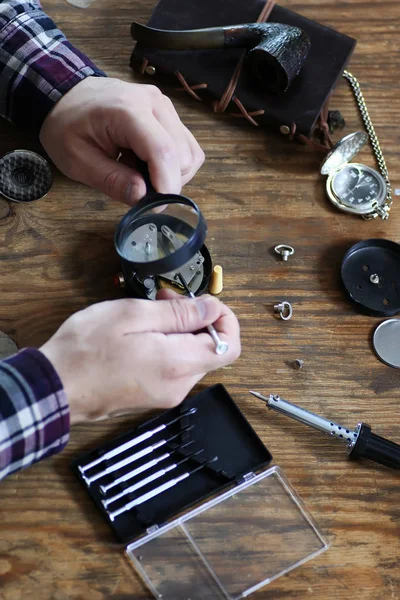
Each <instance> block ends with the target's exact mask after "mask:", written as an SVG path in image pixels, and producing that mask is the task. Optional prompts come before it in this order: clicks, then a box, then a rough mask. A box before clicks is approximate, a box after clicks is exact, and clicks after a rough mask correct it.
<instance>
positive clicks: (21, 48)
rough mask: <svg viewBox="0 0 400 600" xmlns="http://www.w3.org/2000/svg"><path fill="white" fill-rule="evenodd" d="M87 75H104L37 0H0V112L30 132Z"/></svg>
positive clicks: (37, 126)
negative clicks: (70, 40) (68, 37)
mask: <svg viewBox="0 0 400 600" xmlns="http://www.w3.org/2000/svg"><path fill="white" fill-rule="evenodd" d="M88 76H95V77H105V74H104V73H103V71H101V70H100V69H98V68H97V67H96V66H95V65H94V64H93V63H92V62H91V61H90V60H89V59H88V58H87V57H86V56H85V55H84V54H82V53H81V52H80V51H79V50H77V49H76V48H74V47H73V46H72V45H71V44H70V43H69V42H68V41H67V40H66V38H65V36H64V35H63V33H62V32H61V31H60V30H59V29H57V27H56V25H55V24H54V23H53V21H52V20H51V19H50V18H49V17H48V16H47V15H46V14H45V13H44V12H43V11H42V10H41V7H40V4H39V2H38V1H37V0H30V1H27V0H25V1H21V0H0V115H1V116H3V117H5V118H6V119H8V120H9V121H12V122H14V123H16V124H17V125H20V126H22V127H25V128H26V127H28V128H33V129H34V130H36V131H39V130H40V127H41V125H42V123H43V121H44V119H45V118H46V116H47V114H48V113H49V112H50V110H51V109H52V107H53V106H54V104H55V103H56V102H57V101H58V100H59V99H60V98H61V97H62V96H63V95H64V94H66V93H67V92H68V91H69V90H70V89H71V88H72V87H73V86H74V85H76V84H77V83H79V82H80V81H82V80H83V79H85V77H88Z"/></svg>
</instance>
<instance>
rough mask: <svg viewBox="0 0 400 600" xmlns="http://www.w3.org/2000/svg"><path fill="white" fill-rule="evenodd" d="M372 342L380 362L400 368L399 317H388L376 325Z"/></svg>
mask: <svg viewBox="0 0 400 600" xmlns="http://www.w3.org/2000/svg"><path fill="white" fill-rule="evenodd" d="M372 344H373V347H374V350H375V352H376V354H377V356H378V358H379V359H380V360H381V361H382V362H384V363H385V364H387V365H389V367H394V368H395V369H400V319H388V320H387V321H383V323H381V324H380V325H378V327H377V328H376V329H375V332H374V336H373V339H372Z"/></svg>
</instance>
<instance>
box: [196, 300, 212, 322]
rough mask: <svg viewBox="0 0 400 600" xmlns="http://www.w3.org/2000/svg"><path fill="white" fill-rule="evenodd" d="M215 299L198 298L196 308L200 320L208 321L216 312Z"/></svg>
mask: <svg viewBox="0 0 400 600" xmlns="http://www.w3.org/2000/svg"><path fill="white" fill-rule="evenodd" d="M214 306H215V299H214V298H211V297H210V296H200V297H199V298H196V307H197V310H198V313H199V316H200V319H202V320H204V321H205V320H206V319H207V318H209V316H210V314H212V312H214Z"/></svg>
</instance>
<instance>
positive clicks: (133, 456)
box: [82, 425, 193, 485]
mask: <svg viewBox="0 0 400 600" xmlns="http://www.w3.org/2000/svg"><path fill="white" fill-rule="evenodd" d="M190 429H193V425H190V426H189V427H185V428H184V429H182V431H180V432H179V433H177V434H175V435H173V436H172V437H170V438H168V439H162V440H160V441H158V442H156V443H155V444H152V445H151V446H147V447H146V448H143V450H139V452H136V453H135V454H131V455H130V456H127V457H126V458H124V459H122V460H120V461H118V462H117V463H114V464H113V465H110V466H109V467H106V468H105V469H103V471H100V473H96V475H93V477H86V475H82V477H83V479H84V480H85V482H86V484H87V485H91V484H92V483H93V482H94V481H97V480H98V479H101V478H102V477H104V476H105V475H111V473H114V471H119V469H122V468H123V467H126V466H127V465H130V464H131V463H133V462H135V461H137V460H139V458H143V456H146V455H147V454H151V452H154V450H157V449H158V448H161V446H165V444H168V443H169V442H172V440H174V439H175V438H177V437H178V436H180V435H181V434H182V433H185V432H186V431H190Z"/></svg>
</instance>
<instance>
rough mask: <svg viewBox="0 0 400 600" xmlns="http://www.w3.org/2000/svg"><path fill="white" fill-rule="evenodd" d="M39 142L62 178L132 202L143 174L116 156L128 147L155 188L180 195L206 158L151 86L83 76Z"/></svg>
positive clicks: (137, 197) (142, 192)
mask: <svg viewBox="0 0 400 600" xmlns="http://www.w3.org/2000/svg"><path fill="white" fill-rule="evenodd" d="M40 141H41V143H42V145H43V147H44V149H45V150H46V152H47V153H48V155H49V156H50V158H51V159H52V160H53V162H54V163H55V165H56V166H57V167H58V168H59V169H60V171H62V172H63V173H64V174H65V175H67V176H68V177H70V178H71V179H75V180H76V181H80V182H81V183H85V184H86V185H89V186H91V187H93V188H95V189H97V190H100V191H101V192H103V193H104V194H106V195H107V196H110V197H111V198H113V199H114V200H119V201H121V202H125V203H126V204H129V205H134V204H135V203H136V202H137V201H138V200H140V199H141V198H142V197H143V196H144V195H145V192H146V187H145V183H144V180H143V177H142V176H141V175H140V174H139V173H138V171H137V170H136V169H135V168H130V167H128V166H127V165H125V164H122V163H121V162H117V158H118V156H119V154H120V152H121V151H123V150H126V149H128V150H132V151H133V152H134V154H135V155H136V156H138V157H139V158H140V159H141V160H142V161H145V162H147V163H148V166H149V171H150V178H151V181H152V184H153V186H154V188H155V189H156V191H158V192H160V193H170V194H179V193H180V191H181V188H182V186H183V185H185V183H187V182H188V181H190V179H191V178H192V177H193V176H194V175H195V173H196V172H197V170H198V169H199V168H200V167H201V165H202V164H203V162H204V153H203V151H202V150H201V148H200V146H199V144H198V143H197V141H196V139H195V138H194V136H193V135H192V134H191V133H190V131H189V130H188V129H187V128H186V127H185V126H184V125H183V123H182V122H181V120H180V119H179V117H178V114H177V112H176V111H175V109H174V107H173V104H172V102H171V100H169V98H167V97H166V96H164V95H163V94H162V93H161V92H160V90H159V89H158V88H157V87H155V86H152V85H138V84H134V83H126V82H123V81H120V80H119V79H111V78H103V77H99V78H97V77H88V78H86V79H84V80H83V81H81V82H80V83H78V84H77V85H76V86H75V87H73V88H72V89H71V90H70V91H69V92H68V93H67V94H66V95H65V96H63V97H62V98H61V99H60V100H59V101H58V102H57V104H56V105H55V106H54V108H53V109H52V111H51V112H50V113H49V115H48V116H47V117H46V119H45V121H44V123H43V126H42V128H41V131H40Z"/></svg>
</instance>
